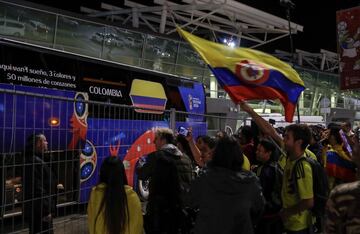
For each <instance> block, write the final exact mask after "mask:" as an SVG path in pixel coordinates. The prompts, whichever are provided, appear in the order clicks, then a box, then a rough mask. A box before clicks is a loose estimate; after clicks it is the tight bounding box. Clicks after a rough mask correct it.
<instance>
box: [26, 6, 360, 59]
mask: <svg viewBox="0 0 360 234" xmlns="http://www.w3.org/2000/svg"><path fill="white" fill-rule="evenodd" d="M30 1H31V2H36V3H40V4H44V5H48V6H52V7H56V8H61V9H65V10H69V11H73V12H79V8H80V6H81V5H83V6H88V7H91V8H94V9H96V8H99V6H100V2H108V3H112V4H114V5H121V3H122V2H123V1H121V0H103V1H100V0H92V1H87V0H72V1H45V0H30ZM133 1H136V2H145V3H146V2H149V0H142V1H141V0H133ZM238 1H239V2H242V3H244V4H247V5H250V6H252V7H256V8H258V9H260V10H263V11H266V12H268V13H271V14H274V15H277V16H279V17H281V18H284V19H285V18H286V13H285V9H284V8H283V7H281V6H280V4H279V0H238ZM292 1H293V2H294V3H295V5H296V8H295V9H294V10H293V11H292V12H291V18H292V21H293V22H295V23H298V24H300V25H302V26H304V30H303V32H302V33H301V32H300V33H299V34H297V35H294V37H293V38H294V47H295V48H297V49H302V50H305V51H309V52H314V53H318V52H320V49H326V50H330V51H333V52H336V47H337V44H336V11H337V10H340V9H347V8H350V7H354V6H359V5H360V0H356V1H355V0H312V1H309V0H292ZM150 2H152V1H150ZM289 44H290V43H289V37H285V38H283V39H281V40H278V41H275V42H272V43H270V44H269V45H266V46H262V47H259V49H261V50H269V51H271V50H274V49H281V50H285V51H289V50H290V45H289Z"/></svg>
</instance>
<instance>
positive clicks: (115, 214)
mask: <svg viewBox="0 0 360 234" xmlns="http://www.w3.org/2000/svg"><path fill="white" fill-rule="evenodd" d="M87 213H88V223H89V232H90V234H100V233H114V234H116V233H118V234H141V233H143V216H142V211H141V203H140V199H139V198H138V196H137V194H136V193H135V192H134V191H133V190H132V188H131V187H130V186H128V185H127V179H126V175H125V169H124V165H123V163H122V161H121V160H120V159H119V158H118V157H107V158H105V159H104V161H103V163H102V165H101V169H100V183H99V184H98V185H97V186H95V187H94V188H93V189H92V191H91V195H90V200H89V203H88V207H87Z"/></svg>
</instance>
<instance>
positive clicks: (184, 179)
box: [137, 128, 194, 192]
mask: <svg viewBox="0 0 360 234" xmlns="http://www.w3.org/2000/svg"><path fill="white" fill-rule="evenodd" d="M154 144H155V147H156V151H155V152H153V153H151V154H149V155H148V156H147V158H146V163H145V164H144V165H143V166H142V167H140V168H138V169H137V173H138V177H139V179H141V180H148V179H150V178H151V176H152V174H153V173H154V167H155V163H156V160H157V159H158V158H159V157H160V155H161V154H164V155H165V156H167V157H171V158H172V159H174V161H175V165H176V169H177V170H178V175H179V180H180V186H181V189H182V190H183V192H187V191H188V190H189V188H190V183H191V181H192V180H193V178H194V176H193V168H192V164H191V160H190V158H189V157H187V156H186V155H184V154H183V153H181V151H180V150H179V149H178V148H177V147H176V146H175V137H174V133H173V131H172V130H171V129H169V128H159V129H157V130H156V132H155V139H154Z"/></svg>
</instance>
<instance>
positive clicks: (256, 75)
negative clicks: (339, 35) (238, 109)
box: [177, 28, 305, 122]
mask: <svg viewBox="0 0 360 234" xmlns="http://www.w3.org/2000/svg"><path fill="white" fill-rule="evenodd" d="M177 30H178V32H179V33H180V34H181V35H182V36H183V37H184V38H185V39H186V40H187V41H188V42H189V43H190V44H191V45H192V47H193V48H194V49H195V50H196V51H197V52H198V53H199V54H200V55H201V57H202V58H203V59H204V61H205V62H206V63H207V64H208V65H209V67H210V69H211V71H212V72H213V74H214V75H215V77H216V79H217V80H218V82H219V84H220V85H221V86H222V88H223V89H224V90H225V91H226V92H227V93H228V94H229V96H230V97H231V99H232V100H233V101H234V102H235V103H238V102H239V101H245V100H254V99H279V100H280V102H281V103H282V105H283V106H284V109H285V120H286V121H288V122H292V120H293V116H294V112H295V107H296V103H297V101H298V98H299V96H300V94H301V92H302V91H303V90H304V88H305V87H304V82H303V81H302V80H301V79H300V77H299V75H298V73H297V72H296V71H295V70H294V69H293V68H291V66H290V65H288V64H287V63H285V62H282V61H281V60H279V59H277V58H275V57H274V56H271V55H269V54H266V53H263V52H261V51H257V50H253V49H248V48H231V47H229V46H225V45H222V44H219V43H215V42H211V41H207V40H205V39H202V38H200V37H197V36H195V35H192V34H191V33H188V32H186V31H184V30H182V29H180V28H177Z"/></svg>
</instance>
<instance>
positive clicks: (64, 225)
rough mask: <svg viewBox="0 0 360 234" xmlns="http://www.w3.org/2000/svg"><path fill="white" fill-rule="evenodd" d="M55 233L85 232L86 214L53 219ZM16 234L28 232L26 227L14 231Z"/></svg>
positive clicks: (74, 233) (76, 233)
mask: <svg viewBox="0 0 360 234" xmlns="http://www.w3.org/2000/svg"><path fill="white" fill-rule="evenodd" d="M54 229H55V234H65V233H66V234H87V233H89V232H88V225H87V216H86V215H70V216H66V217H61V218H57V219H55V220H54ZM14 233H18V234H25V233H29V231H28V229H27V228H26V229H22V230H20V231H17V232H14Z"/></svg>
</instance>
